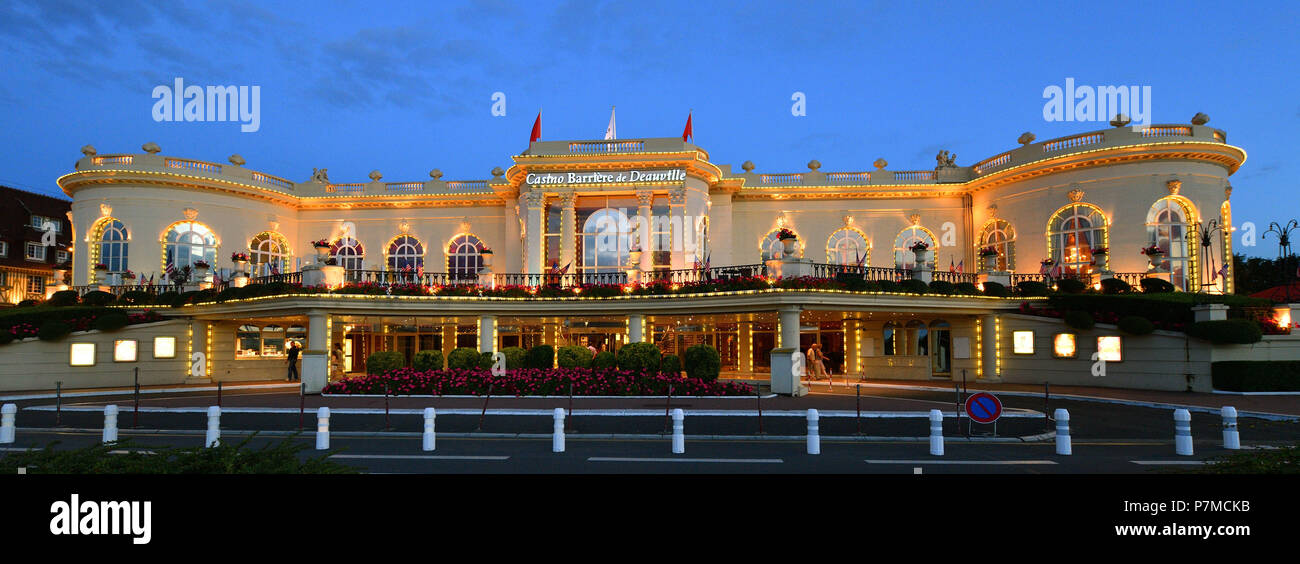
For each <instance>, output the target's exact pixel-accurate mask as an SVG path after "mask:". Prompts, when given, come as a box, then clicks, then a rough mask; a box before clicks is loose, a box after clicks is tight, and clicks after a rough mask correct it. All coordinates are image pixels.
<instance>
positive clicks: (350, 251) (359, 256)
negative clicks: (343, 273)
mask: <svg viewBox="0 0 1300 564" xmlns="http://www.w3.org/2000/svg"><path fill="white" fill-rule="evenodd" d="M330 255H331V256H333V257H334V259H335V260H337V261H338V265H339V266H341V267H343V268H344V269H346V270H350V271H354V270H364V269H365V262H366V249H365V247H363V246H361V241H358V240H356V239H353V238H351V237H343V238H340V239H336V240H335V241H334V247H333V248H332V249H330Z"/></svg>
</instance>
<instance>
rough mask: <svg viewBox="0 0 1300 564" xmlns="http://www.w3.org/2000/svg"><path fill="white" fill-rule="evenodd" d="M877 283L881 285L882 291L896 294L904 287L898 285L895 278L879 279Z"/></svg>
mask: <svg viewBox="0 0 1300 564" xmlns="http://www.w3.org/2000/svg"><path fill="white" fill-rule="evenodd" d="M876 285H877V286H879V287H880V291H881V292H887V293H890V294H894V293H898V292H901V291H902V287H900V286H899V285H898V282H894V281H893V280H877V281H876Z"/></svg>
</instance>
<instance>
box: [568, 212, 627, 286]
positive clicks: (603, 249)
mask: <svg viewBox="0 0 1300 564" xmlns="http://www.w3.org/2000/svg"><path fill="white" fill-rule="evenodd" d="M631 232H632V224H631V222H630V221H628V219H627V216H626V215H624V214H623V212H621V211H618V210H616V209H614V208H604V209H600V210H596V211H595V212H593V213H592V214H591V215H590V216H589V217H587V221H586V222H584V223H583V224H582V267H581V268H582V270H583V271H584V272H589V273H595V272H621V271H623V270H626V269H627V261H628V248H629V246H628V235H629V234H630V233H631Z"/></svg>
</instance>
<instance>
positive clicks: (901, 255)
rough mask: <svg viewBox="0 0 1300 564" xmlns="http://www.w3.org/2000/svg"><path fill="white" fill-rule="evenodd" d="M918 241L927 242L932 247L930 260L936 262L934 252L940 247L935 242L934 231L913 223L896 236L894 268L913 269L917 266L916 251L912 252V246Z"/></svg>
mask: <svg viewBox="0 0 1300 564" xmlns="http://www.w3.org/2000/svg"><path fill="white" fill-rule="evenodd" d="M917 243H925V244H926V246H928V247H929V249H930V252H931V254H930V262H934V257H936V256H938V255H937V254H935V253H934V251H937V250H938V249H939V245H938V244H937V243H935V238H934V233H931V232H930V230H929V229H926V228H924V227H921V226H920V225H912V226H910V227H908V228H906V229H904V230H902V231H899V232H898V237H895V238H894V268H902V269H908V270H910V269H913V268H916V253H914V252H912V246H913V245H916V244H917Z"/></svg>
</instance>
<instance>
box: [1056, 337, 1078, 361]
mask: <svg viewBox="0 0 1300 564" xmlns="http://www.w3.org/2000/svg"><path fill="white" fill-rule="evenodd" d="M1078 352H1079V349H1078V345H1077V344H1076V343H1075V336H1074V333H1057V334H1056V336H1055V337H1052V354H1054V355H1056V358H1074V357H1075V356H1076V355H1077V354H1078Z"/></svg>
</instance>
